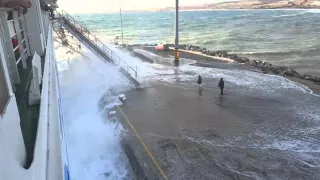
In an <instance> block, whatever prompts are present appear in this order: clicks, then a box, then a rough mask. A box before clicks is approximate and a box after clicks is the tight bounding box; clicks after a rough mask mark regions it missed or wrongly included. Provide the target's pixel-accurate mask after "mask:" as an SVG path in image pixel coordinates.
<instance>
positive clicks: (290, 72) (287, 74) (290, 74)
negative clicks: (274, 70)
mask: <svg viewBox="0 0 320 180" xmlns="http://www.w3.org/2000/svg"><path fill="white" fill-rule="evenodd" d="M281 74H282V75H286V76H293V75H294V73H293V72H292V71H291V69H289V68H288V69H286V70H284V71H282V72H281Z"/></svg>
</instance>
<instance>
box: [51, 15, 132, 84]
mask: <svg viewBox="0 0 320 180" xmlns="http://www.w3.org/2000/svg"><path fill="white" fill-rule="evenodd" d="M57 13H58V15H59V16H61V17H62V18H64V20H67V21H68V22H69V24H70V25H73V26H74V28H75V29H76V30H77V32H79V31H78V30H80V33H81V34H82V35H83V36H85V37H86V38H88V40H90V41H91V42H92V43H93V44H95V45H96V46H97V47H98V48H99V49H100V50H101V51H102V52H104V53H105V54H106V55H107V56H108V57H109V58H110V59H112V60H113V61H114V63H116V64H119V66H121V65H122V63H124V65H125V67H126V68H125V70H126V71H127V73H129V74H130V72H129V70H131V71H133V72H134V75H135V78H136V79H137V77H138V72H137V66H136V67H135V68H134V67H132V66H130V65H129V64H128V63H127V62H126V61H125V60H123V59H122V58H121V57H120V56H118V55H117V54H116V53H114V52H113V51H112V50H111V49H110V48H108V46H106V45H105V44H104V43H103V42H102V41H101V40H100V39H98V38H97V36H96V35H94V34H92V33H91V32H90V31H89V30H88V29H87V28H86V27H84V26H83V25H82V24H80V23H79V22H78V21H77V20H76V19H74V18H73V17H72V16H71V15H69V14H68V13H67V12H65V11H62V12H61V14H60V13H59V12H57ZM72 22H73V23H72ZM98 44H99V45H98Z"/></svg>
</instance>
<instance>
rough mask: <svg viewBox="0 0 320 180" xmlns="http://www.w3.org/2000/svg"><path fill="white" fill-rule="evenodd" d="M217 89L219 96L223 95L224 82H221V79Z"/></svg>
mask: <svg viewBox="0 0 320 180" xmlns="http://www.w3.org/2000/svg"><path fill="white" fill-rule="evenodd" d="M218 87H220V90H221V92H220V94H221V95H223V89H224V81H223V78H221V79H220V82H219V85H218Z"/></svg>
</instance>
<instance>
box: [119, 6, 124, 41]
mask: <svg viewBox="0 0 320 180" xmlns="http://www.w3.org/2000/svg"><path fill="white" fill-rule="evenodd" d="M119 7H120V21H121V40H122V45H123V29H122V11H121V6H120V5H119Z"/></svg>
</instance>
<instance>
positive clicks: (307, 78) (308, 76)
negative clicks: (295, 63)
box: [302, 74, 314, 81]
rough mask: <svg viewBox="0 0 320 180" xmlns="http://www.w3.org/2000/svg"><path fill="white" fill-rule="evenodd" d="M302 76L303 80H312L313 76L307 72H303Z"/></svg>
mask: <svg viewBox="0 0 320 180" xmlns="http://www.w3.org/2000/svg"><path fill="white" fill-rule="evenodd" d="M302 78H303V79H305V80H309V81H310V80H313V78H314V77H313V76H310V75H308V74H305V75H303V76H302Z"/></svg>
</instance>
